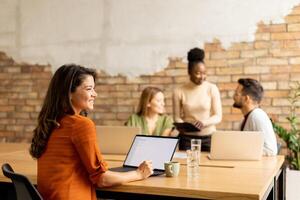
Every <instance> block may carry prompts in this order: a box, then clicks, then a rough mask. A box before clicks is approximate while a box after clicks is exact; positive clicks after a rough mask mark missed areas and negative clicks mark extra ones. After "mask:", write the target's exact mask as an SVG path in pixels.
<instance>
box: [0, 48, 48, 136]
mask: <svg viewBox="0 0 300 200" xmlns="http://www.w3.org/2000/svg"><path fill="white" fill-rule="evenodd" d="M51 74H52V73H51V67H50V66H40V65H29V64H26V63H16V62H14V60H13V59H12V58H9V57H7V56H6V54H4V53H3V52H0V141H11V142H21V141H29V139H30V138H31V137H32V130H33V128H34V125H35V124H36V119H37V115H38V113H39V111H40V108H41V103H42V101H43V97H44V96H45V89H46V88H47V86H48V83H49V80H50V77H51Z"/></svg>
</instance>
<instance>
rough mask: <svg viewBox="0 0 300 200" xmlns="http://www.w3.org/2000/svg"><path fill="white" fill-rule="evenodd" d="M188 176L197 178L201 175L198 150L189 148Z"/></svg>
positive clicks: (187, 152)
mask: <svg viewBox="0 0 300 200" xmlns="http://www.w3.org/2000/svg"><path fill="white" fill-rule="evenodd" d="M186 154H187V160H186V162H187V176H188V178H196V177H198V176H199V170H200V169H199V159H198V151H193V150H187V151H186Z"/></svg>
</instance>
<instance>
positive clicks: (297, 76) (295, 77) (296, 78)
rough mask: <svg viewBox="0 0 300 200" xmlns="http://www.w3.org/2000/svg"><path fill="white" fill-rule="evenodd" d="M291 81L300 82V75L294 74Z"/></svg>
mask: <svg viewBox="0 0 300 200" xmlns="http://www.w3.org/2000/svg"><path fill="white" fill-rule="evenodd" d="M290 80H291V81H300V73H292V74H291V79H290Z"/></svg>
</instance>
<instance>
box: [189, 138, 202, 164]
mask: <svg viewBox="0 0 300 200" xmlns="http://www.w3.org/2000/svg"><path fill="white" fill-rule="evenodd" d="M191 150H192V151H195V154H196V155H195V156H196V157H197V160H198V164H200V157H201V140H200V139H191Z"/></svg>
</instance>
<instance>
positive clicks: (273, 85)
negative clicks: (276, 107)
mask: <svg viewBox="0 0 300 200" xmlns="http://www.w3.org/2000/svg"><path fill="white" fill-rule="evenodd" d="M261 84H262V86H263V88H264V89H265V90H275V89H277V82H276V81H273V82H262V83H261Z"/></svg>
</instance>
